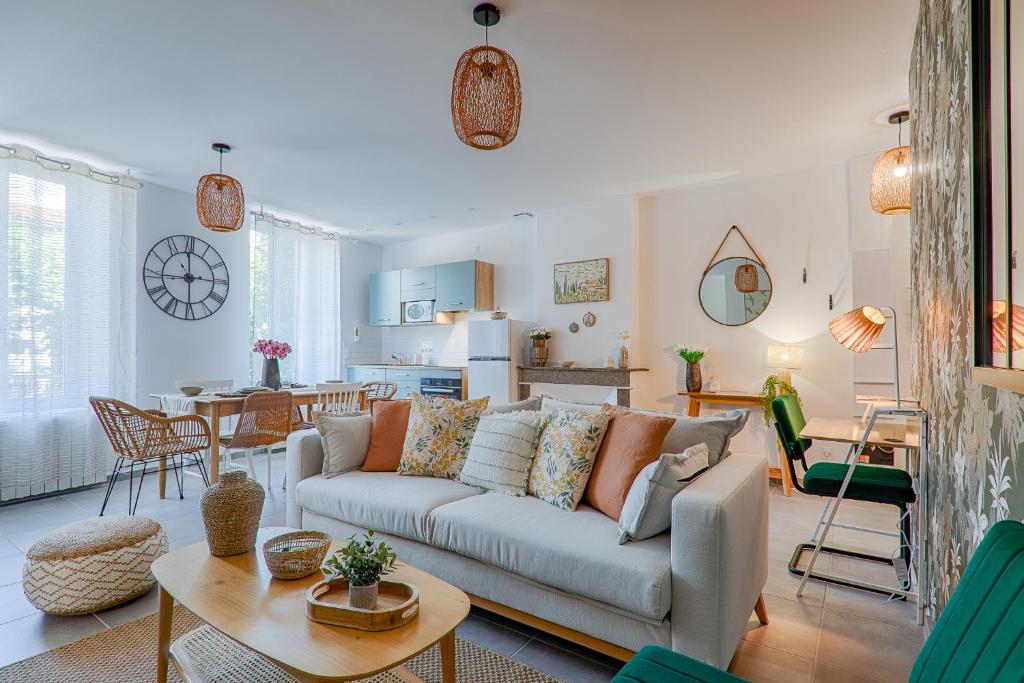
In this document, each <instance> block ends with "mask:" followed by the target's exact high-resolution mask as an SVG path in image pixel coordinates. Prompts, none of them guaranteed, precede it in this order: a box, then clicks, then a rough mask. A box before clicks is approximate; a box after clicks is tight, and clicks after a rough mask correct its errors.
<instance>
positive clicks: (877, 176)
mask: <svg viewBox="0 0 1024 683" xmlns="http://www.w3.org/2000/svg"><path fill="white" fill-rule="evenodd" d="M908 120H910V112H908V111H898V112H896V113H895V114H892V115H891V116H889V123H891V124H895V125H898V126H899V132H898V133H897V136H898V137H897V141H898V145H897V146H896V147H890V148H889V149H887V150H885V151H884V152H882V153H881V154H880V155H879V156H878V158H877V159H875V165H874V168H872V169H871V208H872V209H874V210H875V212H876V213H880V214H883V215H886V216H892V215H895V214H902V213H910V146H909V145H904V144H903V122H904V121H908Z"/></svg>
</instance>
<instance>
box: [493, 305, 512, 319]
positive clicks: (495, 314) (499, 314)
mask: <svg viewBox="0 0 1024 683" xmlns="http://www.w3.org/2000/svg"><path fill="white" fill-rule="evenodd" d="M507 317H508V313H507V312H505V311H503V310H501V306H498V307H497V308H496V309H494V312H493V313H491V320H504V319H505V318H507Z"/></svg>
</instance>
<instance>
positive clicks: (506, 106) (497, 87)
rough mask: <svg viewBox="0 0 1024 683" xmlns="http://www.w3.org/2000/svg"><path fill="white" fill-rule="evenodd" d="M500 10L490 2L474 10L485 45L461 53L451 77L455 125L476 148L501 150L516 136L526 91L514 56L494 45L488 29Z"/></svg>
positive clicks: (460, 138)
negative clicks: (520, 82)
mask: <svg viewBox="0 0 1024 683" xmlns="http://www.w3.org/2000/svg"><path fill="white" fill-rule="evenodd" d="M500 18H501V12H500V11H499V10H498V8H497V7H495V6H494V5H492V4H490V3H484V4H482V5H477V6H476V8H474V9H473V20H474V21H475V22H476V23H477V24H480V25H481V26H483V27H484V44H483V45H478V46H477V47H474V48H470V49H469V50H466V51H465V52H463V53H462V56H461V57H459V61H458V63H457V64H456V65H455V76H454V77H453V78H452V125H453V126H454V127H455V135H457V136H458V138H459V140H461V141H462V142H464V143H465V144H467V145H469V146H470V147H475V148H477V149H500V148H501V147H504V146H505V145H507V144H509V143H510V142H512V141H513V140H515V139H516V133H518V132H519V114H520V112H521V110H522V107H523V93H522V88H521V87H520V84H519V67H518V66H516V60H514V59H512V55H510V54H509V53H507V52H505V51H504V50H500V49H498V48H496V47H491V45H490V43H489V38H488V34H487V30H488V29H489V28H490V27H491V26H494V25H495V24H497V23H498V20H499V19H500Z"/></svg>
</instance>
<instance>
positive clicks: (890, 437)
mask: <svg viewBox="0 0 1024 683" xmlns="http://www.w3.org/2000/svg"><path fill="white" fill-rule="evenodd" d="M866 426H867V420H862V419H858V418H832V417H812V418H811V419H810V420H809V421H808V422H807V424H806V425H804V428H803V429H801V430H800V436H801V437H802V438H804V439H810V440H812V441H814V440H816V439H820V440H822V441H836V442H839V443H852V444H859V443H860V440H861V438H862V437H863V436H864V428H865V427H866ZM865 445H867V446H887V447H889V448H907V449H909V450H912V451H916V450H918V449H919V448H920V447H921V421H920V420H918V419H917V418H904V419H899V420H893V421H892V422H889V421H886V422H882V421H878V422H875V426H874V428H872V430H871V433H870V434H868V440H867V442H866V444H865Z"/></svg>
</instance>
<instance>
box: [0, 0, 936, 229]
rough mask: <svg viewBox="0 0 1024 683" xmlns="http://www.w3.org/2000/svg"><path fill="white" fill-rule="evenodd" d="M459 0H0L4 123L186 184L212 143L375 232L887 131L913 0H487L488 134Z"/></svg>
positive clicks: (767, 162)
mask: <svg viewBox="0 0 1024 683" xmlns="http://www.w3.org/2000/svg"><path fill="white" fill-rule="evenodd" d="M475 4H476V2H474V0H374V1H372V2H371V1H368V0H344V1H341V0H301V1H298V0H291V1H286V0H216V1H213V2H211V1H210V0H173V1H172V0H164V1H163V2H159V3H158V2H154V1H144V2H140V1H139V0H89V2H82V0H33V1H32V2H5V3H4V9H3V29H2V30H3V34H4V37H3V40H2V41H0V86H2V90H0V129H3V130H4V131H5V132H6V136H4V137H5V138H6V139H14V140H15V141H29V142H33V141H35V142H37V144H42V145H49V147H44V149H50V150H52V149H54V146H57V147H61V148H65V149H73V150H76V151H77V152H79V153H80V154H81V155H86V159H87V160H88V159H101V160H103V161H104V162H105V163H106V164H107V165H108V166H110V167H113V168H115V169H122V168H125V167H130V168H132V169H133V174H134V175H137V176H139V177H141V178H143V179H144V180H150V181H152V182H155V183H159V184H162V185H167V186H170V187H175V188H179V189H181V190H186V191H192V190H193V189H194V188H195V184H196V180H197V178H198V177H199V176H200V175H201V174H203V173H207V172H210V171H211V170H213V169H215V168H216V161H217V159H216V155H215V154H214V153H213V152H211V151H210V143H211V142H214V141H223V142H227V143H229V144H231V145H233V146H234V147H235V151H234V152H232V153H231V154H230V155H228V156H226V157H225V172H227V173H230V174H232V175H234V176H235V177H237V178H238V179H239V180H241V181H242V183H243V185H244V186H245V189H246V194H247V197H248V198H249V199H250V200H254V201H259V202H264V203H265V204H266V206H267V209H268V210H270V209H271V208H273V210H274V211H275V212H277V213H280V214H283V215H292V216H295V217H298V218H300V219H301V218H307V219H310V220H313V221H316V222H318V223H320V224H322V225H328V226H333V227H337V228H343V229H352V230H361V229H367V228H370V229H373V231H374V233H373V235H372V238H373V239H374V240H377V241H388V240H394V239H399V238H407V237H410V236H419V235H426V234H430V233H436V232H447V231H450V230H455V229H461V228H468V227H474V226H479V225H486V224H495V223H502V222H507V221H509V220H510V219H511V217H512V214H514V213H516V212H518V211H523V210H538V209H543V208H545V207H550V206H557V205H562V204H567V203H571V202H576V201H583V200H587V199H592V198H595V197H600V196H604V195H608V194H617V193H623V192H653V191H659V190H663V189H667V188H673V187H680V186H683V185H687V184H692V183H695V182H702V181H706V180H713V179H719V178H723V177H731V176H736V175H747V176H749V175H760V174H767V173H774V172H779V171H784V170H790V169H796V168H806V167H810V166H815V165H819V164H825V163H831V162H835V161H839V160H844V159H848V158H850V157H852V156H855V155H858V154H863V153H867V152H873V151H876V150H879V149H882V148H884V147H887V146H890V145H892V144H895V132H894V131H893V130H892V129H891V128H889V127H887V126H885V125H880V124H879V123H878V121H877V117H878V115H879V113H880V112H882V111H883V110H887V109H890V108H891V107H893V106H894V105H898V104H900V103H903V102H905V101H906V100H907V72H908V66H909V57H910V49H911V43H912V39H913V33H914V21H915V18H916V14H917V4H918V3H917V0H895V1H894V0H845V1H844V0H769V1H766V0H728V1H726V0H720V1H712V0H676V1H673V0H499V2H498V3H497V4H498V5H499V7H501V8H502V11H503V16H502V20H501V23H500V24H499V25H498V26H497V27H495V28H494V29H492V30H491V43H492V44H494V45H497V46H498V47H501V48H504V49H507V50H509V51H510V52H511V53H512V55H513V56H514V57H515V59H516V61H517V62H518V64H519V70H520V75H521V79H522V85H523V112H522V122H521V127H520V130H519V136H518V138H517V139H516V140H515V141H514V142H513V143H512V144H511V145H510V146H509V147H507V148H505V149H501V150H497V151H490V152H487V151H480V150H476V149H472V148H470V147H467V146H465V145H463V144H461V143H460V142H459V141H458V139H457V138H456V137H455V134H454V132H453V131H452V125H451V117H450V110H449V97H450V92H451V77H452V72H453V69H454V66H455V61H456V60H457V58H458V56H459V54H460V53H461V52H462V51H463V50H465V49H467V48H469V47H472V46H473V45H476V44H479V43H481V42H483V35H482V30H481V29H480V28H479V27H478V26H476V24H474V23H473V21H472V18H471V16H470V15H471V10H472V7H473V6H474V5H475ZM19 138H20V139H19ZM3 141H5V140H4V139H0V142H3ZM398 224H401V225H398Z"/></svg>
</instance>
